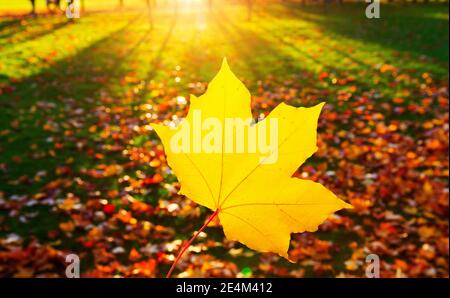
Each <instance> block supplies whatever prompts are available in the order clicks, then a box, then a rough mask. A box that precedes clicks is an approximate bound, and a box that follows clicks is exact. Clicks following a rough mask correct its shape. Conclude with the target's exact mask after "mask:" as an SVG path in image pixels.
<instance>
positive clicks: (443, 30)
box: [267, 3, 448, 63]
mask: <svg viewBox="0 0 450 298" xmlns="http://www.w3.org/2000/svg"><path fill="white" fill-rule="evenodd" d="M365 8H366V5H364V4H346V5H330V7H329V8H327V7H322V6H314V5H312V6H303V5H299V4H295V3H285V4H284V5H283V6H279V7H278V8H274V9H271V10H268V11H267V13H268V14H270V15H272V16H273V17H275V18H277V17H279V16H280V15H283V16H284V17H290V18H295V19H301V20H304V21H307V22H312V23H314V24H316V25H318V26H320V28H321V29H322V30H324V31H325V32H328V33H332V34H336V35H338V36H342V37H345V38H350V39H354V40H359V41H361V42H364V43H372V44H377V45H379V46H381V47H385V48H389V49H392V50H396V51H402V52H410V53H414V54H416V55H418V56H421V55H423V56H428V57H432V58H434V59H436V60H437V61H439V62H440V63H448V20H447V19H444V18H438V17H433V16H432V15H433V14H435V13H439V12H448V8H446V6H445V5H411V6H406V7H405V6H396V5H382V6H381V8H380V11H381V18H380V19H368V18H367V17H366V16H365Z"/></svg>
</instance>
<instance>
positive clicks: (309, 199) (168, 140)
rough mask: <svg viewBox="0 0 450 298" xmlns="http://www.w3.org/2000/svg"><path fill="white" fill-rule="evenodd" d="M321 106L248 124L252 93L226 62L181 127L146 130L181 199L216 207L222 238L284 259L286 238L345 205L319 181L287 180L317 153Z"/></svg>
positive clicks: (285, 108)
mask: <svg viewBox="0 0 450 298" xmlns="http://www.w3.org/2000/svg"><path fill="white" fill-rule="evenodd" d="M323 105H324V103H321V104H318V105H316V106H314V107H311V108H303V107H301V108H295V107H292V106H289V105H286V104H284V103H281V104H280V105H278V106H277V107H276V108H275V109H274V110H273V111H272V112H271V113H270V114H269V115H268V117H266V118H265V119H264V120H261V121H259V122H258V123H254V121H252V114H251V108H250V93H249V91H248V90H247V88H246V87H245V86H244V84H242V82H241V81H239V79H238V78H236V76H235V75H234V74H233V73H232V72H231V70H230V68H229V66H228V64H227V62H226V59H224V61H223V63H222V67H221V69H220V71H219V73H218V74H217V75H216V77H215V78H214V79H213V80H212V81H211V83H210V84H209V86H208V89H207V91H206V93H205V94H204V95H202V96H200V97H198V98H196V97H195V96H191V103H190V108H189V113H188V115H187V117H186V118H185V119H183V120H182V121H181V123H179V124H178V125H176V126H174V125H172V126H170V125H161V124H152V126H153V127H154V129H155V130H156V132H157V134H158V135H159V137H160V138H161V140H162V142H163V145H164V150H165V153H166V155H167V161H168V164H169V166H170V167H171V169H172V170H173V172H174V174H175V175H176V176H177V178H178V180H179V182H180V185H181V189H180V194H183V195H185V196H186V197H188V198H190V199H192V200H193V201H195V202H196V203H198V204H200V205H203V206H206V207H208V208H209V209H211V210H214V211H215V214H214V215H218V216H219V219H220V222H221V223H222V226H223V229H224V232H225V236H226V237H227V238H228V239H230V240H237V241H239V242H241V243H243V244H245V245H246V246H248V247H250V248H252V249H255V250H257V251H261V252H275V253H278V254H279V255H280V256H283V257H285V258H288V254H287V251H288V248H289V242H290V234H291V233H298V232H304V231H311V232H312V231H316V230H317V228H318V226H319V225H320V224H321V223H322V222H323V221H324V220H326V219H327V217H328V216H329V215H330V214H331V213H333V212H335V211H337V210H339V209H342V208H351V205H349V204H347V203H345V202H344V201H342V200H340V199H339V198H337V197H336V196H335V195H334V194H333V193H332V192H330V191H329V190H327V189H326V188H325V187H324V186H322V185H321V184H319V183H316V182H313V181H310V180H304V179H298V178H293V177H292V175H293V173H294V172H295V171H296V170H297V169H298V167H299V166H300V165H301V164H302V163H303V162H304V161H305V160H306V159H307V158H309V157H310V156H311V155H312V154H313V153H314V152H315V151H316V150H317V146H316V138H317V132H316V131H317V120H318V117H319V114H320V111H321V109H322V106H323ZM230 119H231V120H236V119H237V120H239V121H234V122H233V121H231V120H230ZM199 127H200V128H201V129H199ZM274 134H275V136H273V135H274ZM242 140H244V141H245V142H242ZM267 144H269V145H267ZM274 144H275V145H274ZM259 149H261V150H259Z"/></svg>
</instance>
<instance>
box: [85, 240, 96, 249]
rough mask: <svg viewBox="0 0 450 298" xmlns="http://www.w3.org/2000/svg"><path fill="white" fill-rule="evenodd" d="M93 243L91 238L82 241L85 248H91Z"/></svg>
mask: <svg viewBox="0 0 450 298" xmlns="http://www.w3.org/2000/svg"><path fill="white" fill-rule="evenodd" d="M94 244H95V242H94V241H93V240H87V241H84V242H83V246H84V247H86V248H91V247H93V246H94Z"/></svg>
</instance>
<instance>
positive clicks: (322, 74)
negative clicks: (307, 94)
mask: <svg viewBox="0 0 450 298" xmlns="http://www.w3.org/2000/svg"><path fill="white" fill-rule="evenodd" d="M326 78H328V72H325V71H324V72H321V73H320V74H319V80H323V79H326Z"/></svg>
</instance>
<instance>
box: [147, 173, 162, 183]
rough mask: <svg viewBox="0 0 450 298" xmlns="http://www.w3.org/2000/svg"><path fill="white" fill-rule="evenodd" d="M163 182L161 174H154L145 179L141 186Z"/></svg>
mask: <svg viewBox="0 0 450 298" xmlns="http://www.w3.org/2000/svg"><path fill="white" fill-rule="evenodd" d="M163 180H164V177H163V176H161V174H155V175H153V177H149V178H145V179H144V182H143V184H144V185H150V184H157V183H160V182H162V181H163Z"/></svg>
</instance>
